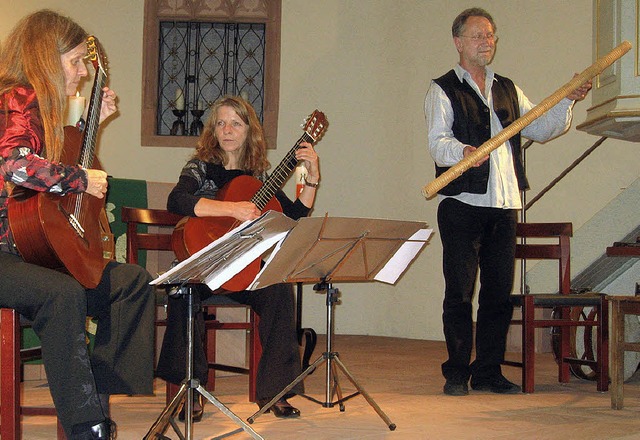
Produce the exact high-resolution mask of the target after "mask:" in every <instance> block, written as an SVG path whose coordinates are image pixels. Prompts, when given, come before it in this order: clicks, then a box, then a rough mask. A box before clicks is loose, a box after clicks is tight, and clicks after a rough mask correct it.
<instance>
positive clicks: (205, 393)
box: [196, 385, 264, 440]
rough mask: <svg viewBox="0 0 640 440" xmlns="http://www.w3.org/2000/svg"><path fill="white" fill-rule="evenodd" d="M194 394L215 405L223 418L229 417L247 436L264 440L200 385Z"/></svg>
mask: <svg viewBox="0 0 640 440" xmlns="http://www.w3.org/2000/svg"><path fill="white" fill-rule="evenodd" d="M196 392H198V393H200V394H202V395H203V396H204V398H205V399H207V400H208V401H209V402H211V403H212V404H213V405H215V406H216V408H218V409H219V410H220V412H222V413H223V414H224V415H225V416H227V417H229V418H230V419H231V420H233V421H234V422H236V424H237V425H239V426H240V428H242V429H244V431H245V432H246V433H247V434H249V435H250V436H251V437H252V438H254V439H256V440H264V438H263V437H262V436H261V435H260V434H258V433H257V432H255V431H254V430H253V428H251V426H249V425H247V424H246V423H245V422H244V421H243V420H242V419H241V418H240V417H238V416H237V415H235V414H234V413H233V412H232V411H231V410H230V409H229V408H227V407H226V406H225V405H224V403H222V402H220V401H219V400H218V399H216V398H215V397H214V396H213V395H212V394H211V393H209V392H208V391H207V390H206V389H205V388H204V387H203V386H202V385H198V388H196ZM237 431H239V430H237ZM237 431H234V433H235V432H237ZM229 434H231V433H229Z"/></svg>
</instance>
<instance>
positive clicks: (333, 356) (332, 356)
mask: <svg viewBox="0 0 640 440" xmlns="http://www.w3.org/2000/svg"><path fill="white" fill-rule="evenodd" d="M325 361H326V362H327V378H328V382H327V389H326V399H325V401H324V402H321V401H319V400H317V399H314V398H312V397H309V396H307V395H305V394H300V396H301V397H304V398H306V399H308V400H311V401H312V402H315V403H318V404H320V405H322V406H323V407H325V408H332V407H334V406H335V405H339V407H340V411H344V410H345V407H344V402H346V401H347V400H349V399H351V398H352V397H355V396H357V395H362V397H364V398H365V400H366V401H367V403H368V404H369V405H370V406H371V407H372V408H373V409H374V411H375V412H376V413H377V414H378V415H379V416H380V418H381V419H382V420H383V421H384V423H386V425H387V427H388V428H389V430H391V431H394V430H395V429H396V424H395V423H393V422H391V420H390V419H389V417H387V415H386V414H385V413H384V411H382V409H380V407H379V406H378V404H377V403H376V402H375V401H374V400H373V399H372V398H371V396H370V395H369V394H368V393H367V392H366V391H365V389H364V388H363V387H362V386H361V385H360V384H359V383H358V381H357V380H356V379H355V378H354V377H353V375H352V374H351V373H350V372H349V370H348V369H347V367H346V366H345V365H344V364H343V363H342V361H340V358H339V357H338V353H336V352H324V353H323V354H322V356H320V357H319V358H318V359H316V361H315V362H314V363H313V364H311V365H309V367H308V368H307V369H306V370H304V371H303V372H302V374H300V375H299V376H298V377H296V378H295V380H294V381H293V382H291V383H290V384H289V385H287V386H286V388H285V389H284V390H282V391H281V392H280V393H278V395H276V396H275V397H274V398H273V399H271V400H270V401H269V402H268V403H267V404H266V405H264V406H263V407H262V408H260V410H259V411H257V412H256V413H254V414H253V415H252V416H251V417H249V418H248V419H247V421H248V422H249V423H253V422H254V421H255V420H256V419H257V418H258V417H260V416H261V415H262V414H264V413H265V412H266V411H267V410H268V409H269V408H271V406H273V405H274V404H275V403H276V402H277V401H278V400H280V398H281V397H282V396H284V395H285V394H287V393H288V392H289V390H291V389H292V388H293V387H295V386H296V385H297V384H298V383H300V382H301V381H303V380H304V379H305V378H306V377H307V376H308V375H310V374H311V373H313V372H314V371H315V369H316V368H317V367H318V366H319V365H320V364H322V363H323V362H325ZM334 362H335V364H334ZM336 365H337V366H338V368H340V370H342V372H343V373H344V375H345V376H347V378H348V379H349V381H350V382H351V383H352V384H353V385H354V386H355V387H356V389H357V390H358V391H357V392H355V393H353V394H350V395H349V396H346V397H343V396H342V389H341V388H340V384H339V383H338V374H337V371H336ZM331 378H332V379H333V385H334V386H333V388H332V387H331V386H330V385H329V381H330V380H331ZM334 393H335V394H336V396H337V397H338V400H336V401H333V394H334Z"/></svg>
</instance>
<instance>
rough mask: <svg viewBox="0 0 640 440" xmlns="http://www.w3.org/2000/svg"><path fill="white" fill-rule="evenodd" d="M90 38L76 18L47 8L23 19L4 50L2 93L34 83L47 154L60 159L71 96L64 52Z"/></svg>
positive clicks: (1, 58) (0, 70)
mask: <svg viewBox="0 0 640 440" xmlns="http://www.w3.org/2000/svg"><path fill="white" fill-rule="evenodd" d="M86 39H87V32H86V31H85V30H84V29H83V28H82V27H81V26H80V25H78V24H77V23H75V22H74V21H73V20H72V19H70V18H69V17H65V16H62V15H60V14H58V13H56V12H53V11H50V10H47V9H43V10H40V11H37V12H34V13H33V14H30V15H28V16H26V17H24V18H23V19H22V20H20V21H19V22H18V24H17V25H16V26H15V28H14V29H13V30H12V31H11V33H10V34H9V36H8V37H7V39H6V40H5V42H4V44H3V45H2V48H1V50H0V96H1V95H3V94H5V93H7V92H9V91H10V90H11V89H13V88H14V87H18V86H25V87H29V86H30V87H33V89H34V90H35V93H36V96H37V98H38V106H39V109H40V116H41V119H42V125H43V128H44V141H45V148H46V158H47V159H49V160H51V161H59V160H60V156H61V154H62V148H63V146H64V131H63V125H64V124H63V118H64V109H65V105H66V99H67V97H66V86H65V78H64V71H63V68H62V62H61V60H60V56H61V55H63V54H65V53H67V52H69V51H70V50H72V49H73V48H75V47H76V46H78V45H79V44H81V43H82V42H83V41H86ZM5 107H6V103H5ZM5 112H6V108H5Z"/></svg>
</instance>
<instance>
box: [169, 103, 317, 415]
mask: <svg viewBox="0 0 640 440" xmlns="http://www.w3.org/2000/svg"><path fill="white" fill-rule="evenodd" d="M295 155H296V159H297V160H299V161H302V162H303V163H304V164H305V166H306V168H307V170H308V174H307V180H306V182H307V183H306V186H305V188H304V190H303V191H302V193H301V194H300V196H299V198H298V199H296V200H295V202H292V201H291V200H290V199H289V198H288V197H287V196H286V195H285V194H284V192H282V191H278V192H277V193H276V197H277V199H278V201H279V202H280V204H281V206H282V209H283V212H284V213H285V214H286V215H288V216H289V217H291V218H293V219H296V220H297V219H299V218H301V217H304V216H306V215H308V213H309V211H310V210H311V208H312V207H313V203H314V200H315V195H316V187H317V186H318V182H319V180H320V169H319V163H318V155H317V154H316V152H315V150H314V148H313V146H312V145H311V144H309V143H307V142H302V143H301V144H300V148H298V149H297V150H296V153H295ZM268 167H269V161H268V160H267V150H266V141H265V138H264V133H263V130H262V126H261V124H260V121H259V120H258V118H257V116H256V113H255V110H254V109H253V107H252V106H251V104H249V103H248V102H247V101H246V100H244V99H242V98H240V97H234V96H227V97H223V98H221V99H219V100H218V101H216V102H215V103H214V104H213V105H212V107H211V116H210V117H209V119H208V121H207V122H206V124H205V126H204V130H203V132H202V135H201V136H200V139H199V141H198V147H197V149H196V152H195V154H194V156H193V158H192V159H191V160H189V161H188V162H187V164H186V165H185V166H184V167H183V169H182V172H181V174H180V178H179V181H178V183H177V185H176V186H175V188H174V189H173V191H172V192H171V194H170V195H169V199H168V202H167V208H168V210H169V211H172V212H175V213H177V214H180V215H184V216H190V217H233V218H235V219H237V220H239V221H246V220H253V219H255V218H257V217H259V216H260V214H261V213H260V210H259V209H258V208H257V207H256V206H255V205H254V204H253V203H252V202H250V201H248V200H249V199H251V197H252V196H253V194H248V197H247V201H225V200H216V194H217V193H218V191H219V190H220V189H221V188H223V187H224V186H225V185H226V184H228V183H229V182H230V181H231V180H232V179H234V178H235V177H238V176H243V175H248V176H253V177H255V178H257V179H259V180H261V181H264V180H265V178H266V177H267V175H266V170H267V169H268ZM203 290H205V291H204V292H202V295H203V296H206V295H210V294H211V292H210V291H209V290H208V289H206V286H204V289H203ZM229 296H230V297H231V298H233V299H234V300H236V301H237V302H240V303H242V304H247V305H250V306H251V307H252V309H253V310H255V311H256V313H257V314H258V315H259V316H260V325H259V333H260V341H261V343H262V350H263V351H262V357H261V359H260V363H259V366H258V375H257V384H256V388H257V390H256V394H257V396H256V397H257V399H258V404H259V405H260V406H264V404H266V403H267V402H269V401H270V400H271V399H272V398H273V397H274V396H275V395H277V394H278V393H279V392H280V391H282V390H283V389H284V388H285V387H286V386H287V385H288V384H289V383H291V382H292V381H293V380H294V379H295V378H296V377H297V376H298V375H299V374H300V370H301V366H300V354H299V352H298V344H297V336H296V329H295V321H294V297H293V289H292V287H291V285H289V284H277V285H273V286H269V287H266V288H264V289H260V290H257V291H241V292H233V293H229ZM170 302H171V303H170V307H169V316H168V317H167V331H166V333H165V337H164V341H163V344H162V351H161V353H160V359H159V362H158V367H157V374H158V375H159V376H160V377H162V378H164V379H166V380H168V381H170V382H173V383H176V384H179V383H180V382H181V381H182V380H183V379H184V377H185V369H184V366H185V362H184V359H185V356H186V340H185V335H184V329H185V327H186V316H187V314H186V301H183V300H181V299H179V298H178V299H170ZM198 319H199V320H200V319H201V316H200V317H199V318H198ZM201 332H202V330H201V329H200V326H196V337H195V340H196V341H201ZM194 376H195V377H196V378H198V379H199V380H200V383H201V384H205V383H206V380H207V360H206V357H205V352H204V349H203V347H202V344H201V343H199V342H196V344H195V347H194ZM300 392H302V383H300V384H298V386H297V387H296V388H294V389H293V390H291V394H290V395H288V396H285V397H291V396H292V395H294V394H295V393H300ZM194 403H195V404H196V405H195V406H194V408H195V410H194V416H193V419H194V421H197V420H200V419H201V417H202V403H203V402H202V401H200V402H194ZM270 410H271V411H272V412H273V413H274V414H275V415H276V416H277V417H297V416H299V415H300V411H299V410H298V409H297V408H295V407H293V406H291V405H290V404H289V402H288V401H287V399H286V398H282V399H281V400H280V401H278V402H277V403H276V404H275V405H274V406H273V407H272V408H271V409H270ZM183 417H184V416H183Z"/></svg>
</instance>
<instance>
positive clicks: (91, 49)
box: [86, 35, 107, 77]
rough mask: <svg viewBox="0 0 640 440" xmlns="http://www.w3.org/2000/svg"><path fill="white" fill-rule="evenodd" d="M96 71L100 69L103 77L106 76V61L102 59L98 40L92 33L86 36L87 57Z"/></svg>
mask: <svg viewBox="0 0 640 440" xmlns="http://www.w3.org/2000/svg"><path fill="white" fill-rule="evenodd" d="M86 58H87V59H88V60H89V61H91V64H93V68H94V69H96V72H98V71H100V72H101V73H102V74H103V75H104V76H105V77H106V76H107V69H106V67H105V66H106V62H105V60H104V59H103V55H102V50H101V46H100V42H98V39H97V38H96V37H94V36H93V35H90V36H88V37H87V57H86Z"/></svg>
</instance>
